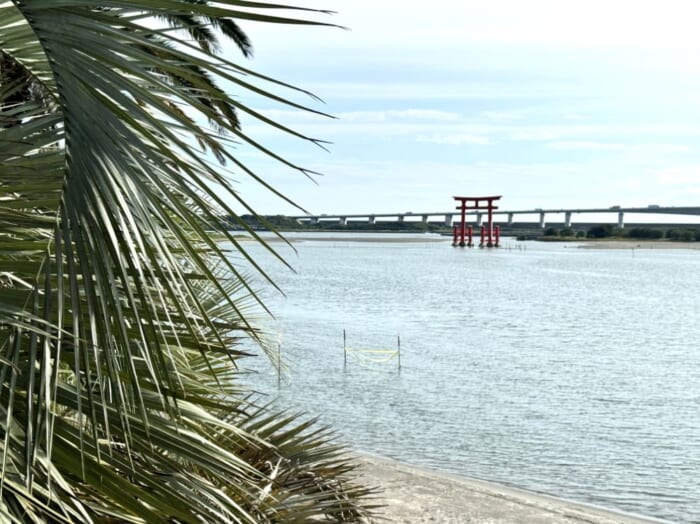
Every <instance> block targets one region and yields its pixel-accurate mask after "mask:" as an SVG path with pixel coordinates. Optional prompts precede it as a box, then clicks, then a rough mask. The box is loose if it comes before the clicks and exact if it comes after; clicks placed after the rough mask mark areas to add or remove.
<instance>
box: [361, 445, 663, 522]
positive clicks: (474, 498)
mask: <svg viewBox="0 0 700 524" xmlns="http://www.w3.org/2000/svg"><path fill="white" fill-rule="evenodd" d="M355 462H356V463H358V464H359V465H360V469H359V472H360V475H361V480H362V481H363V482H364V483H366V484H367V485H369V486H376V487H378V488H379V489H380V490H381V491H380V493H379V494H378V495H377V499H376V501H377V503H379V504H384V505H385V506H384V507H382V508H380V509H379V510H377V516H378V518H376V519H373V520H372V521H371V523H372V524H374V523H375V522H376V523H381V522H387V523H406V524H408V523H411V524H465V523H473V524H510V523H518V524H521V523H522V524H525V523H528V524H584V523H585V524H649V523H652V522H656V523H659V522H663V521H660V520H655V519H651V518H645V517H641V516H635V515H630V514H627V513H621V512H615V511H611V510H607V509H603V508H599V507H597V506H592V505H587V504H581V503H578V502H572V501H568V500H564V499H559V498H555V497H551V496H548V495H542V494H539V493H534V492H530V491H526V490H521V489H518V488H512V487H507V486H503V485H500V484H496V483H493V482H487V481H483V480H478V479H472V478H466V477H460V476H457V475H451V474H446V473H441V472H436V471H432V470H429V469H426V468H422V467H417V466H411V465H407V464H404V463H401V462H397V461H393V460H389V459H385V458H380V457H375V456H369V455H364V454H362V455H356V456H355Z"/></svg>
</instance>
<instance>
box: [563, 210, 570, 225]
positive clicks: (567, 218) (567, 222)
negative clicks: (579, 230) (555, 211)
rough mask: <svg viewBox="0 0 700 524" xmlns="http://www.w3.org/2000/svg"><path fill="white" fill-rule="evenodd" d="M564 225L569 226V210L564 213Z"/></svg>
mask: <svg viewBox="0 0 700 524" xmlns="http://www.w3.org/2000/svg"><path fill="white" fill-rule="evenodd" d="M564 226H566V227H571V211H567V212H566V213H565V214H564Z"/></svg>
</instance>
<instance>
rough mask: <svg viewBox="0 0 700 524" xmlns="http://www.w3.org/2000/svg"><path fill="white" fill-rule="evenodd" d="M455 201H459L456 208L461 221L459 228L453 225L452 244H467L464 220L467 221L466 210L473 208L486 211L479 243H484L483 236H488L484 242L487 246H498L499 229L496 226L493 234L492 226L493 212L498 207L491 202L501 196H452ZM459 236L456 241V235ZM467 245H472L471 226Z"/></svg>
mask: <svg viewBox="0 0 700 524" xmlns="http://www.w3.org/2000/svg"><path fill="white" fill-rule="evenodd" d="M453 198H454V199H455V200H456V201H457V202H459V203H460V205H459V206H457V208H456V209H458V210H459V211H460V212H461V223H460V226H459V230H457V226H455V230H454V241H453V243H452V245H454V246H456V245H459V246H460V247H464V246H465V245H467V243H466V233H467V229H466V222H467V210H475V211H486V212H487V213H488V224H487V225H486V227H484V226H481V243H480V245H481V246H483V245H484V240H485V238H484V237H485V236H487V237H488V240H487V242H486V246H487V247H498V241H499V236H500V235H499V231H498V228H497V229H496V231H495V235H494V228H493V212H494V210H496V209H498V207H496V206H494V205H493V203H494V201H496V200H500V199H501V196H487V197H459V196H456V197H453ZM458 236H459V242H457V237H458ZM494 236H495V238H494ZM468 245H469V247H472V235H471V227H470V228H469V244H468Z"/></svg>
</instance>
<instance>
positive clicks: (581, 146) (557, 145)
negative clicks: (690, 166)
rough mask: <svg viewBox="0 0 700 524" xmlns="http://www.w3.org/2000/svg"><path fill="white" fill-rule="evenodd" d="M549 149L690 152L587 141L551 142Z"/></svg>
mask: <svg viewBox="0 0 700 524" xmlns="http://www.w3.org/2000/svg"><path fill="white" fill-rule="evenodd" d="M547 147H549V148H550V149H557V150H560V151H575V150H591V151H635V152H644V153H685V152H687V151H689V150H690V148H689V147H688V146H685V145H680V144H621V143H610V142H586V141H560V142H550V143H549V144H547Z"/></svg>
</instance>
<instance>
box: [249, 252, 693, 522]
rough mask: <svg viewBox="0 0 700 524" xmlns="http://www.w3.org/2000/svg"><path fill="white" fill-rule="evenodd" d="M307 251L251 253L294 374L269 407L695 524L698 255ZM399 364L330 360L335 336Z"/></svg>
mask: <svg viewBox="0 0 700 524" xmlns="http://www.w3.org/2000/svg"><path fill="white" fill-rule="evenodd" d="M505 246H506V247H503V248H501V249H498V250H480V249H471V250H462V249H454V248H452V247H450V245H449V243H444V242H438V243H428V242H426V243H421V242H417V243H416V242H406V243H395V242H372V243H357V242H351V241H343V240H337V241H305V242H301V243H298V244H296V248H297V250H298V254H297V255H294V254H292V253H291V252H289V251H283V252H284V253H285V255H286V256H287V257H288V258H289V261H290V262H291V263H292V265H293V266H294V267H295V269H296V273H292V272H290V271H288V270H286V269H284V268H283V267H282V266H281V265H280V264H279V263H274V262H273V261H272V260H271V259H269V258H266V257H264V256H263V253H262V251H260V250H258V248H256V247H253V248H252V250H253V252H254V253H255V254H257V255H258V256H260V257H262V258H263V260H264V263H263V265H264V266H265V267H266V268H267V269H268V271H269V272H270V273H271V275H273V277H274V279H275V280H276V281H277V283H278V284H279V285H280V286H281V288H282V289H283V290H284V291H285V293H286V295H287V297H286V298H283V297H281V296H279V295H274V294H271V295H269V297H268V300H267V301H268V303H269V304H270V306H271V308H272V310H273V311H274V313H275V315H276V317H277V319H276V320H275V321H274V322H272V321H271V322H269V323H268V328H269V329H270V330H271V331H278V332H279V333H280V334H281V337H282V351H283V354H284V356H285V360H286V361H287V362H288V364H289V376H288V377H287V380H286V381H285V383H284V384H283V386H282V387H281V388H280V389H279V391H278V389H277V379H276V377H275V375H274V371H273V370H272V369H271V368H270V366H269V365H267V364H266V363H265V362H264V361H263V359H255V360H256V362H254V363H253V366H254V367H257V369H258V370H259V371H260V372H259V373H258V374H256V375H254V376H252V377H251V383H252V385H253V387H255V388H256V389H257V390H259V391H263V392H266V393H268V394H270V395H272V396H274V397H276V398H277V402H278V404H279V405H280V406H282V407H286V408H292V409H303V410H306V411H308V412H310V413H313V414H319V415H321V419H322V421H323V422H325V423H328V424H330V425H332V426H333V427H334V428H335V429H336V430H337V431H338V432H339V433H340V434H341V435H342V440H343V441H344V442H346V443H348V444H350V445H351V446H352V447H354V448H357V449H361V450H366V451H370V452H374V453H377V454H381V455H385V456H388V457H393V458H396V459H399V460H403V461H407V462H413V463H417V464H422V465H426V466H429V467H433V468H437V469H441V470H445V471H450V472H453V473H457V474H462V475H467V476H472V477H478V478H484V479H489V480H493V481H497V482H502V483H506V484H510V485H516V486H520V487H523V488H526V489H531V490H534V491H539V492H546V493H550V494H553V495H557V496H562V497H565V498H571V499H575V500H580V501H584V502H590V503H594V504H598V505H602V506H606V507H611V508H618V509H621V510H625V511H629V512H633V513H638V514H643V515H649V516H654V517H657V518H661V519H668V520H670V521H674V522H686V523H689V522H700V352H698V348H697V341H698V339H699V338H700V314H699V311H700V309H699V307H698V290H700V251H686V250H668V251H663V250H651V251H649V250H589V249H578V248H577V247H576V246H575V245H571V244H543V243H526V244H522V243H517V242H515V241H511V240H506V241H505ZM343 329H345V330H347V333H348V344H349V345H350V346H352V347H358V348H381V349H392V348H394V347H395V346H396V335H397V334H400V337H401V348H402V354H401V359H402V364H403V367H402V370H401V373H400V374H398V373H397V372H396V365H395V364H396V363H395V361H391V362H389V363H386V364H374V365H364V366H363V365H360V363H356V362H355V361H354V360H352V359H351V360H350V362H349V364H348V367H347V368H346V369H344V368H343V350H342V342H343V341H342V331H343Z"/></svg>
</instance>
